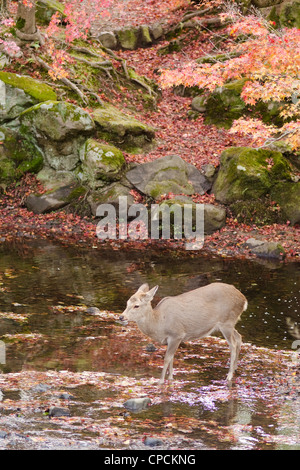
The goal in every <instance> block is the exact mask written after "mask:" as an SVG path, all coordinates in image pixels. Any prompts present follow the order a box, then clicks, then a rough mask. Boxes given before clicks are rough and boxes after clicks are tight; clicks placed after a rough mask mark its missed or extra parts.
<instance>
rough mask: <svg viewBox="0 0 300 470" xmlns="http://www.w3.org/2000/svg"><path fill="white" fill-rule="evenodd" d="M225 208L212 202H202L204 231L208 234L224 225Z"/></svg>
mask: <svg viewBox="0 0 300 470" xmlns="http://www.w3.org/2000/svg"><path fill="white" fill-rule="evenodd" d="M225 223H226V210H225V208H224V207H221V206H215V205H213V204H204V233H205V234H207V235H209V234H211V233H213V232H216V231H217V230H220V229H221V228H222V227H224V225H225Z"/></svg>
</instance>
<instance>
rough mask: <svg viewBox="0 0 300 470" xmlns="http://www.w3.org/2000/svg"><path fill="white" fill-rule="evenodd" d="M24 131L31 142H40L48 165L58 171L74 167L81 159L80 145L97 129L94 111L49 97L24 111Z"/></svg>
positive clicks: (21, 117)
mask: <svg viewBox="0 0 300 470" xmlns="http://www.w3.org/2000/svg"><path fill="white" fill-rule="evenodd" d="M19 119H20V124H21V125H20V130H19V132H20V135H21V136H22V138H23V139H24V140H25V141H27V142H28V146H30V145H31V146H32V145H36V144H37V145H38V146H39V147H40V148H41V149H42V151H43V152H44V155H45V162H44V163H45V165H46V166H47V167H49V168H52V169H54V170H56V171H73V170H74V169H75V168H76V166H77V165H78V163H79V148H80V146H81V145H82V144H83V142H84V141H85V139H86V136H87V135H88V134H90V133H91V132H92V131H93V129H94V126H95V125H94V122H93V120H92V118H91V117H90V115H89V114H88V113H87V112H86V111H84V110H83V109H82V108H79V107H78V106H75V105H73V104H71V103H65V102H63V101H46V102H44V103H39V104H37V105H35V106H32V107H31V108H29V109H27V110H26V111H24V112H23V113H22V114H21V115H20V118H19Z"/></svg>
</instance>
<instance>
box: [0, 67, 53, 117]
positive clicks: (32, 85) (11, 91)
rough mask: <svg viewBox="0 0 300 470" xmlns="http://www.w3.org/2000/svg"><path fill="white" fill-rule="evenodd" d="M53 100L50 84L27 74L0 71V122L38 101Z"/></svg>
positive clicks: (15, 115)
mask: <svg viewBox="0 0 300 470" xmlns="http://www.w3.org/2000/svg"><path fill="white" fill-rule="evenodd" d="M49 99H51V100H53V99H57V98H56V93H55V92H54V91H53V90H52V88H51V87H50V86H49V85H46V84H45V83H42V82H40V81H39V80H35V79H34V78H32V77H27V76H26V75H22V76H21V75H19V74H15V73H10V72H3V71H0V122H1V121H7V120H11V119H14V118H16V117H17V116H19V114H20V113H22V112H23V111H24V110H25V109H27V108H29V107H31V106H33V105H34V104H36V103H39V102H42V101H46V100H49Z"/></svg>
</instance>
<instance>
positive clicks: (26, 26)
mask: <svg viewBox="0 0 300 470" xmlns="http://www.w3.org/2000/svg"><path fill="white" fill-rule="evenodd" d="M16 24H17V31H16V34H17V36H18V38H19V39H21V40H22V41H38V42H39V43H40V44H44V39H43V37H42V35H41V33H40V32H39V30H38V29H37V27H36V22H35V0H29V1H27V5H25V4H24V3H23V0H19V1H18V11H17V23H16Z"/></svg>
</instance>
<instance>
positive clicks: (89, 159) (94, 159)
mask: <svg viewBox="0 0 300 470" xmlns="http://www.w3.org/2000/svg"><path fill="white" fill-rule="evenodd" d="M80 160H81V162H82V164H81V167H80V169H79V170H77V177H78V178H79V179H80V181H82V182H83V183H85V184H87V185H88V186H89V187H91V188H97V187H101V186H103V183H107V182H112V181H117V180H118V179H120V177H121V175H122V172H123V169H124V167H125V158H124V155H123V153H122V152H121V151H120V150H119V149H118V148H116V147H114V146H112V145H107V144H103V143H100V142H98V141H97V140H95V139H87V140H86V142H85V143H84V145H83V146H82V147H81V149H80Z"/></svg>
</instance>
